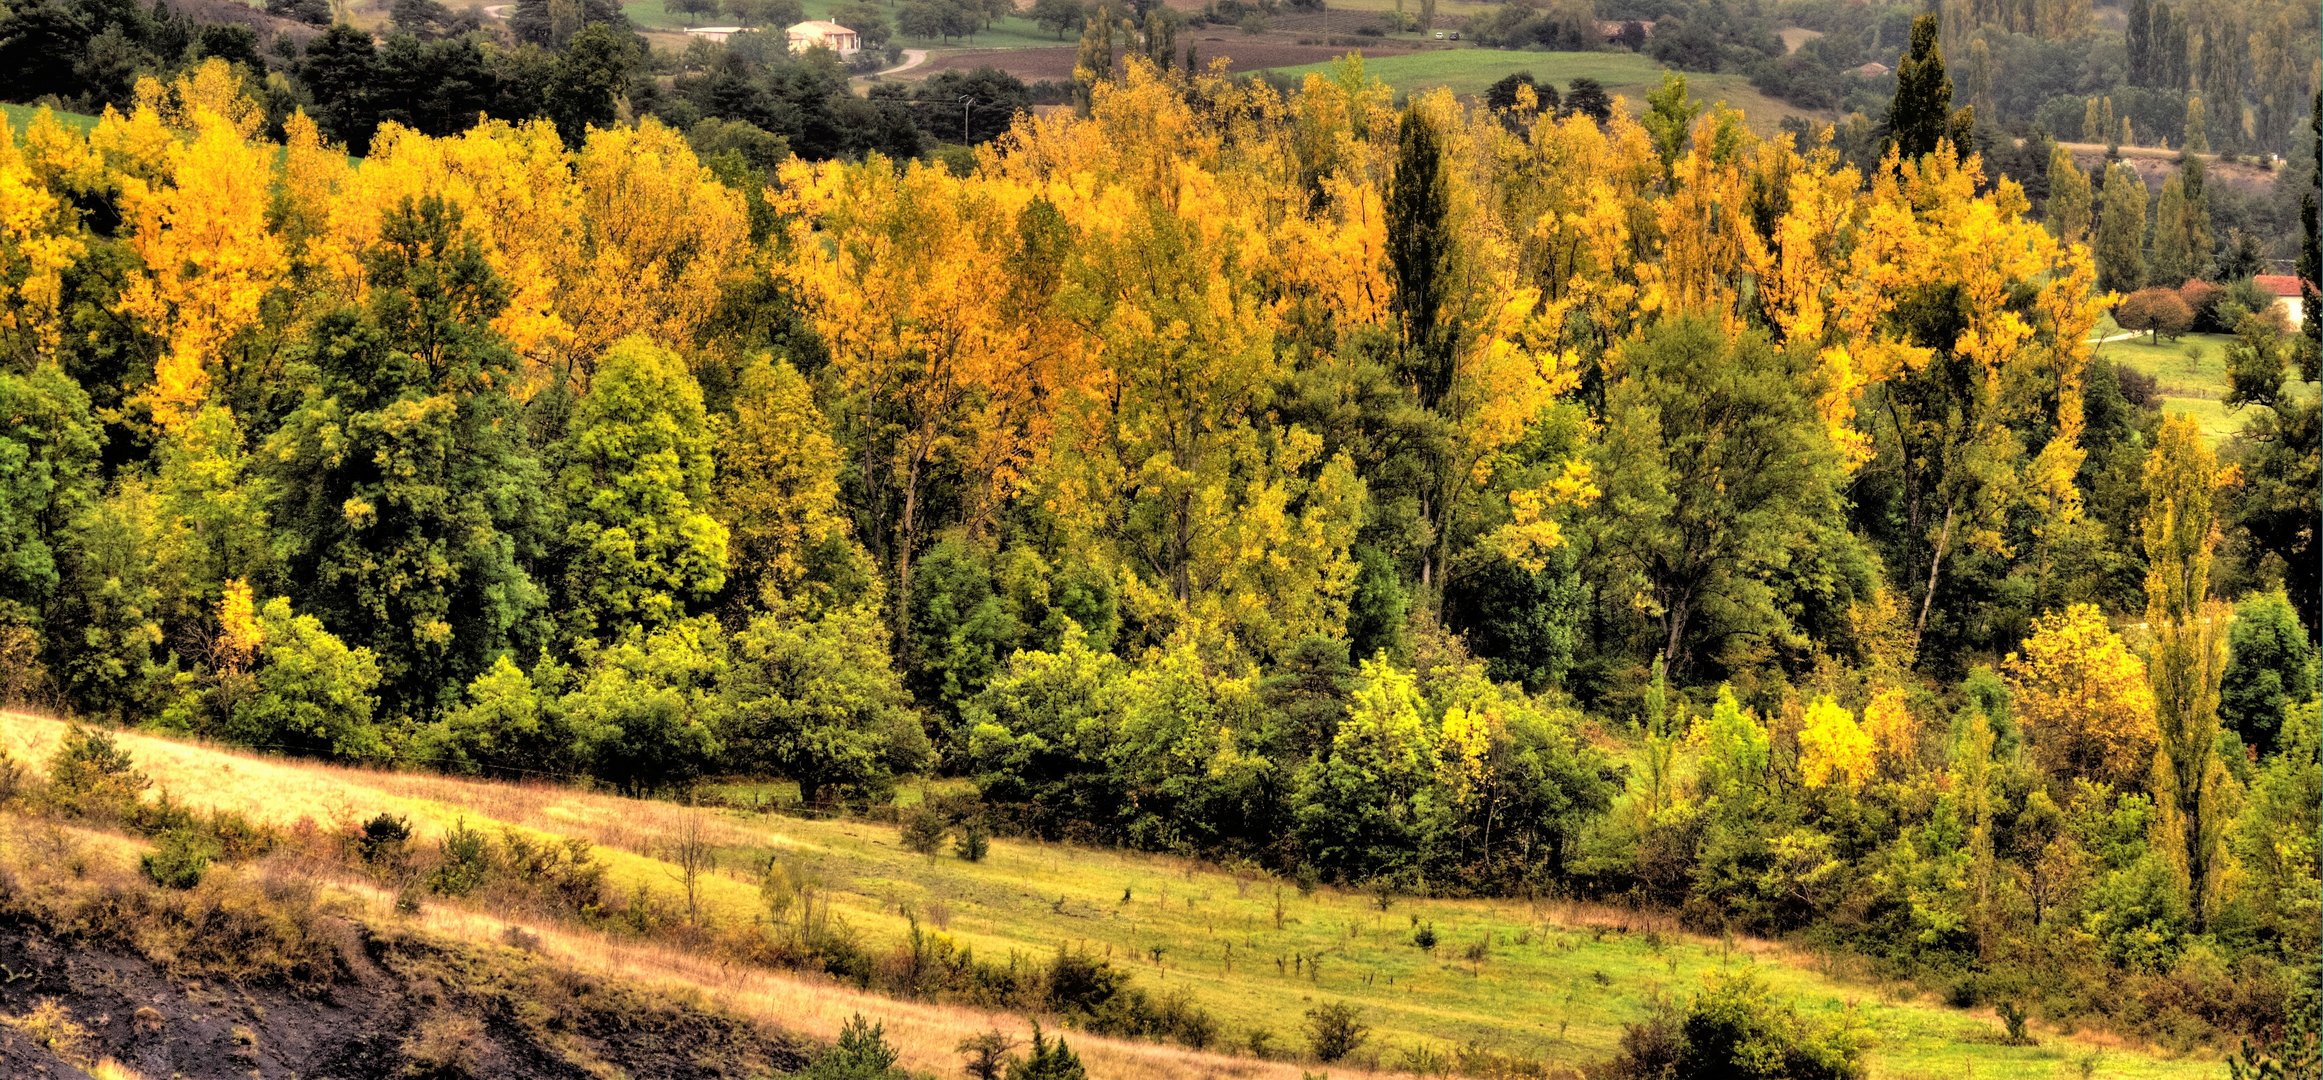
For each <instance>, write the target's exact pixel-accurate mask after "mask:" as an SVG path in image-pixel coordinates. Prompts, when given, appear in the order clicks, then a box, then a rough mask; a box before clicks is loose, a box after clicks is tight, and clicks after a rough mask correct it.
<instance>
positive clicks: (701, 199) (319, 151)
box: [0, 60, 751, 431]
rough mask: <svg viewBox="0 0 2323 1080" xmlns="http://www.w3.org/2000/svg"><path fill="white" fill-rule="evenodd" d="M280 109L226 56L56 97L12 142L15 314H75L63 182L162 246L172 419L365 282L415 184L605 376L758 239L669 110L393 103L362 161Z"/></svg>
mask: <svg viewBox="0 0 2323 1080" xmlns="http://www.w3.org/2000/svg"><path fill="white" fill-rule="evenodd" d="M262 122H263V117H262V115H261V113H260V112H259V111H258V109H257V106H256V105H255V103H254V102H253V100H252V99H251V97H250V96H249V93H248V88H247V87H245V86H244V85H243V84H242V81H241V80H240V78H239V77H238V76H236V75H235V74H234V72H233V69H232V68H231V67H230V66H229V65H226V64H225V63H223V62H221V61H217V60H212V61H209V62H207V63H204V64H202V65H200V66H198V67H196V68H195V69H193V70H192V71H190V72H189V73H187V74H185V75H183V76H180V77H179V78H178V79H176V80H175V81H174V82H173V83H170V84H163V83H160V82H157V81H154V80H150V79H148V80H146V81H145V82H143V83H141V84H140V86H139V89H138V94H137V99H136V104H135V105H134V106H133V107H132V108H131V109H130V110H129V111H128V112H127V113H123V112H121V111H119V110H111V109H109V110H107V112H106V114H105V115H104V116H103V117H102V118H101V119H100V120H99V122H98V123H97V125H96V127H95V128H94V129H93V130H92V131H90V132H89V133H88V134H87V135H85V136H84V135H81V134H79V133H77V132H74V131H72V130H71V129H68V128H65V127H64V126H62V125H59V124H57V123H55V122H54V121H53V119H50V118H46V117H41V118H36V119H35V121H34V122H33V123H32V124H31V125H30V126H29V128H28V129H27V131H26V134H25V145H24V147H23V148H22V149H21V150H19V149H18V148H17V147H16V146H14V145H13V143H12V142H11V143H9V144H5V146H4V148H0V281H6V282H8V283H9V288H8V295H7V296H6V297H4V298H0V299H4V300H5V301H6V303H5V305H4V310H0V318H4V319H5V320H7V321H5V322H0V331H13V330H28V331H31V332H33V333H35V334H50V335H53V333H54V329H53V325H52V324H53V322H54V319H55V312H54V308H55V304H56V299H55V291H56V286H55V284H54V279H55V269H56V268H57V267H59V266H61V265H62V264H63V263H64V262H67V261H69V260H70V259H71V258H72V257H73V256H74V255H75V254H77V252H78V251H79V247H78V246H77V242H76V241H75V240H74V239H73V236H72V230H70V229H69V228H66V227H64V225H63V224H62V223H61V221H60V220H59V216H58V211H57V210H56V206H57V203H56V199H57V198H58V197H59V196H61V195H90V194H96V195H104V196H110V197H114V198H116V199H117V200H118V204H119V205H120V207H121V209H122V214H123V217H124V219H125V220H124V223H123V230H122V231H123V235H124V236H125V237H126V238H127V240H128V243H129V246H130V248H131V250H132V251H134V252H135V253H136V255H137V256H138V257H139V258H140V259H141V260H142V263H143V266H142V270H141V272H139V273H137V274H135V275H133V276H132V278H131V279H130V280H129V281H128V282H127V283H126V287H125V288H124V289H123V290H122V295H121V299H120V302H119V305H120V310H121V313H122V314H124V315H128V316H131V317H134V318H136V319H138V320H139V321H140V322H141V323H143V324H144V325H146V326H148V327H150V328H152V329H153V330H154V332H155V333H157V334H158V335H159V336H160V337H161V338H162V340H163V341H164V343H165V344H164V352H163V355H162V357H161V358H160V359H159V361H158V362H157V363H156V365H155V372H154V380H153V385H152V386H151V388H150V389H149V390H148V391H147V392H146V395H145V398H144V403H145V405H146V407H147V408H149V409H150V411H151V415H152V417H153V420H154V422H155V423H156V425H157V426H159V427H161V428H162V429H163V430H165V431H178V430H181V429H183V428H184V427H185V426H186V424H187V423H188V421H189V420H190V418H191V417H192V416H193V415H194V414H195V413H196V412H198V411H199V410H200V409H201V408H202V406H203V405H204V403H205V402H207V401H208V400H209V398H210V396H211V395H212V393H213V389H212V387H213V383H214V381H215V380H216V379H217V378H218V377H220V376H221V375H223V374H226V373H229V372H231V371H233V370H234V369H235V365H237V364H239V363H241V362H242V361H243V357H244V356H245V354H254V350H257V349H258V348H259V344H258V343H256V342H253V341H251V340H250V335H251V334H252V333H253V332H254V331H257V330H259V329H261V323H262V322H265V323H267V324H269V325H274V324H275V323H276V321H277V320H278V319H279V320H282V321H283V322H286V323H295V322H297V321H298V320H299V319H301V318H303V317H304V316H306V315H309V314H312V313H316V312H320V311H323V310H327V309H328V308H329V307H331V306H335V305H338V304H341V303H346V302H349V301H359V300H360V299H361V298H362V296H363V294H364V291H365V288H366V282H365V281H364V272H363V259H364V256H365V253H366V251H367V250H368V249H369V248H370V246H371V245H372V244H373V243H374V242H375V241H376V239H377V237H378V231H379V222H380V218H381V214H382V212H383V211H385V210H387V209H390V208H392V207H394V206H396V205H398V204H400V203H401V202H402V201H403V200H406V199H417V198H422V197H427V196H436V197H440V198H442V199H444V200H445V201H447V202H448V203H449V204H451V206H452V207H453V208H454V209H456V210H457V211H458V212H459V213H460V214H461V218H462V221H463V223H464V225H465V226H466V227H467V228H468V229H469V230H470V231H471V232H473V233H474V234H475V235H476V236H477V237H478V239H479V240H480V242H481V244H482V247H483V250H484V254H485V256H486V258H487V260H489V262H490V263H491V265H492V268H493V270H494V271H495V272H496V273H498V274H499V275H500V276H501V278H502V280H503V281H504V283H505V284H506V286H507V288H508V290H509V293H510V297H511V302H510V303H509V305H508V307H507V309H506V310H505V311H504V312H503V313H502V314H501V316H500V317H499V320H498V322H497V323H496V327H495V328H496V329H498V330H499V331H501V333H502V334H504V335H505V336H506V337H507V338H508V340H509V342H510V343H511V344H512V345H513V346H514V347H515V348H516V350H517V352H518V353H519V355H520V356H522V357H523V358H524V359H525V360H526V361H528V362H529V363H530V365H531V370H532V371H533V372H535V373H536V374H537V373H540V372H544V371H548V370H558V371H564V372H569V373H571V374H573V375H574V376H576V377H577V378H579V379H580V380H582V381H584V382H585V380H586V378H587V376H588V373H589V372H590V370H591V368H592V364H593V363H594V361H595V359H596V357H597V356H598V355H599V354H601V353H602V352H603V351H604V350H605V349H607V348H609V347H610V346H611V344H612V343H613V342H615V341H618V340H620V339H621V338H623V337H625V336H628V335H631V334H645V335H648V336H650V337H653V338H655V339H657V340H662V341H672V342H683V341H689V340H691V339H692V338H693V337H694V336H695V334H696V332H697V331H698V330H699V329H700V327H701V326H702V325H703V323H704V322H705V320H706V319H707V318H708V317H709V315H710V311H711V308H712V307H713V306H714V305H715V304H716V303H717V302H718V298H719V297H720V295H721V293H722V290H723V287H724V284H725V283H726V282H727V281H728V280H730V279H732V278H733V277H734V276H735V275H736V274H738V273H739V272H740V271H741V269H742V266H743V264H744V262H745V261H746V260H747V259H748V257H749V256H750V254H751V252H750V245H749V223H748V218H747V215H746V212H745V211H744V209H743V201H742V197H741V195H740V194H739V193H737V192H735V191H733V190H732V189H730V188H728V187H726V186H725V185H723V184H721V183H719V182H718V181H717V180H716V178H715V177H713V176H712V175H711V173H710V171H709V170H708V168H706V167H705V166H704V165H702V163H701V162H700V161H699V160H697V159H696V158H695V156H694V153H693V151H692V150H691V149H690V148H689V147H688V146H687V144H686V141H685V138H684V136H682V135H681V134H679V133H678V132H676V131H673V130H671V129H669V128H667V127H664V126H662V125H661V124H659V123H656V122H653V121H647V122H645V123H643V124H640V125H638V126H636V127H631V128H618V129H612V130H604V131H594V132H592V133H591V134H590V136H589V138H588V140H587V142H586V143H584V144H583V145H582V146H581V147H580V148H579V149H578V150H570V149H568V148H566V146H565V145H564V143H563V141H562V140H561V139H559V138H558V136H557V134H556V131H555V129H554V128H553V127H552V126H551V125H549V124H548V123H546V122H545V121H540V122H532V123H526V124H508V123H500V122H490V123H485V124H480V125H478V126H477V127H475V128H473V129H471V130H469V131H467V132H465V133H463V134H460V135H457V136H452V137H447V138H430V137H427V136H424V135H420V134H418V133H416V132H413V131H410V130H408V129H404V128H400V127H397V126H395V125H392V124H390V125H388V126H387V127H385V128H383V129H382V130H381V132H380V134H379V137H378V139H377V141H376V142H375V144H374V147H373V150H372V154H371V156H370V157H369V158H368V159H366V160H365V161H364V162H363V163H362V167H361V168H359V169H358V168H356V167H355V166H354V165H353V163H351V162H350V161H349V160H348V159H347V157H346V156H345V154H344V153H343V152H342V151H339V150H337V149H334V148H332V147H329V146H327V145H325V144H324V143H323V141H322V139H321V138H320V136H319V135H318V133H317V131H316V128H315V125H314V124H313V123H312V122H311V121H309V120H308V119H307V118H306V117H305V116H304V115H296V116H293V117H292V118H291V119H290V120H289V121H288V122H287V123H286V124H285V132H286V137H285V141H284V145H282V146H279V147H278V146H275V145H273V144H271V143H268V142H266V141H265V140H263V139H262V138H260V137H259V135H258V134H257V132H258V128H259V127H260V125H261V124H262ZM269 304H282V305H284V307H283V308H279V309H270V308H267V307H266V305H269ZM48 347H49V348H53V342H51V343H50V344H49V346H48Z"/></svg>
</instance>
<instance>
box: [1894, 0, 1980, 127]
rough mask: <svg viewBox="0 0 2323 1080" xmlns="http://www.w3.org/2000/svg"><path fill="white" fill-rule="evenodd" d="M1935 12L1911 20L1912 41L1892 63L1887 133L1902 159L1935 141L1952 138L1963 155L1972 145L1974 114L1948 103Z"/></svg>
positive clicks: (1948, 81)
mask: <svg viewBox="0 0 2323 1080" xmlns="http://www.w3.org/2000/svg"><path fill="white" fill-rule="evenodd" d="M1938 33H1939V24H1938V22H1937V18H1936V16H1934V15H1922V16H1919V17H1918V18H1915V19H1913V20H1912V46H1911V49H1910V50H1909V51H1907V52H1905V54H1904V57H1903V59H1901V60H1899V61H1897V62H1896V93H1895V101H1894V102H1893V103H1891V104H1890V105H1889V106H1888V110H1887V129H1888V138H1889V139H1890V140H1892V142H1893V144H1894V145H1895V146H1896V147H1897V148H1898V149H1899V150H1901V151H1902V154H1903V156H1904V158H1905V159H1906V160H1911V159H1915V158H1919V157H1922V156H1925V155H1927V154H1928V153H1930V152H1933V151H1934V150H1935V149H1936V144H1937V143H1938V142H1941V141H1943V140H1945V139H1950V140H1952V146H1953V149H1955V150H1957V151H1959V152H1961V153H1963V154H1965V153H1966V152H1967V151H1968V148H1969V145H1970V132H1971V129H1972V128H1973V126H1974V120H1975V118H1974V116H1973V115H1972V114H1971V112H1970V110H1967V109H1961V110H1959V111H1957V112H1955V111H1953V108H1952V76H1951V74H1950V73H1949V72H1946V71H1945V70H1944V48H1943V45H1942V44H1941V43H1940V42H1939V41H1938V40H1937V38H1938Z"/></svg>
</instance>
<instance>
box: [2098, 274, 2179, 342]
mask: <svg viewBox="0 0 2323 1080" xmlns="http://www.w3.org/2000/svg"><path fill="white" fill-rule="evenodd" d="M2113 321H2114V322H2117V323H2120V324H2121V328H2122V329H2124V330H2144V331H2146V332H2147V335H2148V342H2149V343H2153V344H2158V343H2160V340H2161V337H2162V335H2164V334H2168V335H2169V336H2170V337H2171V338H2173V339H2174V338H2176V337H2177V336H2178V335H2180V334H2183V333H2185V332H2186V328H2187V327H2190V326H2192V325H2194V309H2193V308H2191V307H2188V306H2186V301H2185V300H2184V299H2182V298H2180V297H2179V296H2178V293H2177V290H2175V289H2161V288H2153V289H2139V290H2138V291H2136V292H2133V293H2131V294H2129V295H2128V296H2127V297H2125V298H2123V299H2122V301H2121V304H2120V306H2118V307H2116V308H2114V309H2113Z"/></svg>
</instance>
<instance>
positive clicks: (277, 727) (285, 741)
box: [216, 596, 389, 761]
mask: <svg viewBox="0 0 2323 1080" xmlns="http://www.w3.org/2000/svg"><path fill="white" fill-rule="evenodd" d="M257 625H258V628H259V630H260V632H261V634H262V635H263V638H262V644H260V646H259V649H258V656H257V661H258V662H257V664H256V667H255V668H254V670H253V672H252V680H253V685H252V686H251V687H250V689H249V691H248V692H246V693H241V694H237V695H234V696H233V697H232V698H231V701H230V704H228V705H227V708H226V710H225V714H224V716H223V717H222V718H221V719H222V726H221V727H220V729H219V730H218V731H217V732H216V734H218V735H222V736H224V737H225V738H227V739H229V740H231V741H234V742H239V743H244V744H247V745H250V746H256V747H261V748H264V749H274V750H287V751H289V752H291V753H295V754H306V755H310V756H314V757H329V758H337V759H340V760H351V761H366V760H370V761H375V760H380V759H383V758H385V757H386V756H387V753H388V750H389V747H388V743H387V735H386V732H385V731H384V730H382V728H381V727H380V725H379V724H377V723H376V722H374V720H373V717H372V714H373V711H374V709H375V708H376V706H377V703H378V698H377V696H376V695H375V694H374V690H376V689H377V687H378V686H379V681H380V676H379V662H378V660H377V658H376V657H374V656H373V655H372V653H371V650H369V649H365V648H352V649H351V648H348V647H347V645H346V643H345V642H342V641H340V640H339V639H338V638H337V637H334V636H332V634H331V632H330V631H328V630H325V629H323V624H322V622H321V620H319V619H316V618H315V617H314V616H312V615H300V614H296V613H294V612H293V611H292V610H291V607H290V601H289V600H287V599H285V598H283V597H279V596H278V597H275V598H274V599H272V600H268V601H267V602H266V604H265V605H264V606H263V607H261V608H259V609H258V617H257Z"/></svg>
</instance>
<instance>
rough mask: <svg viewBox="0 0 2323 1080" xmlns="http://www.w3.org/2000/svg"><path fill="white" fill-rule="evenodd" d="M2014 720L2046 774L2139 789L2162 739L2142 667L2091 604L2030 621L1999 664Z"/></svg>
mask: <svg viewBox="0 0 2323 1080" xmlns="http://www.w3.org/2000/svg"><path fill="white" fill-rule="evenodd" d="M2002 674H2003V675H2004V676H2005V677H2006V678H2007V680H2008V683H2009V688H2010V689H2011V691H2013V694H2014V703H2015V706H2016V711H2017V715H2018V716H2019V717H2020V718H2021V719H2022V720H2023V722H2024V726H2025V731H2026V734H2027V735H2028V736H2029V737H2030V741H2031V742H2032V745H2033V755H2034V757H2035V758H2036V759H2038V760H2039V761H2040V763H2041V765H2042V767H2043V768H2045V769H2047V770H2048V771H2049V772H2050V773H2052V774H2055V775H2060V776H2086V777H2090V778H2092V779H2097V780H2103V781H2106V782H2109V783H2113V784H2116V785H2120V786H2124V787H2142V786H2143V785H2144V784H2145V782H2146V779H2147V776H2148V770H2149V769H2150V767H2151V766H2152V764H2153V760H2154V751H2155V750H2156V748H2157V747H2158V746H2159V745H2160V741H2161V733H2160V731H2159V730H2158V729H2157V728H2156V726H2155V723H2154V692H2153V690H2152V688H2151V687H2149V686H2148V685H2147V683H2146V671H2145V665H2144V664H2143V663H2142V662H2140V661H2139V660H2138V658H2137V656H2136V655H2135V654H2133V653H2131V652H2130V651H2129V646H2128V645H2126V644H2124V643H2123V642H2122V640H2121V635H2119V634H2116V633H2114V632H2113V629H2112V628H2111V627H2109V626H2107V625H2106V624H2105V615H2104V613H2102V612H2100V611H2098V610H2097V607H2096V605H2094V604H2075V605H2073V606H2071V607H2068V608H2066V609H2065V610H2063V611H2058V612H2051V613H2049V614H2047V615H2044V616H2042V617H2040V618H2038V619H2035V620H2034V621H2033V632H2032V635H2031V636H2030V637H2027V638H2026V639H2025V641H2024V645H2023V647H2022V648H2021V649H2019V650H2018V651H2017V652H2013V653H2010V654H2009V656H2008V659H2007V661H2006V662H2005V663H2003V664H2002Z"/></svg>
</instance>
